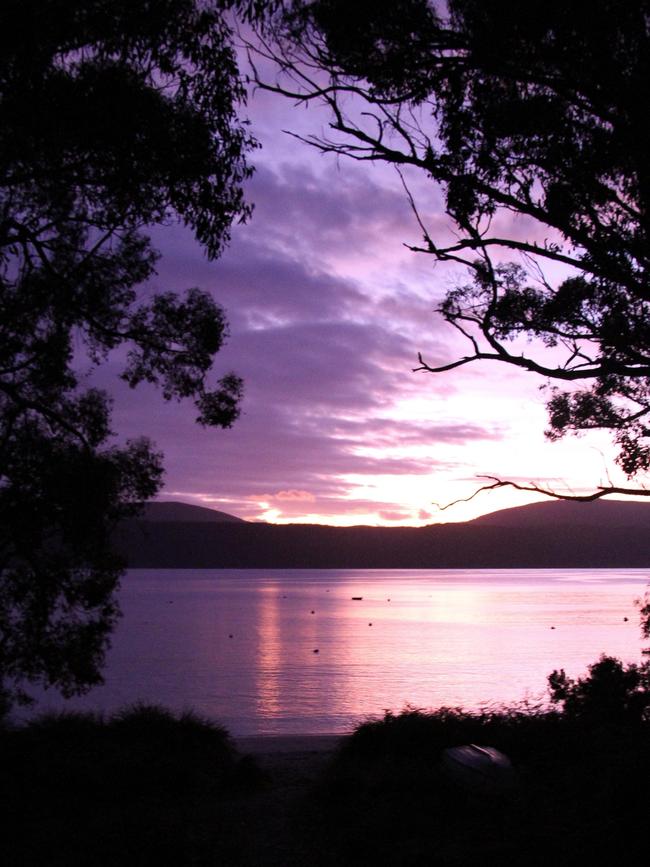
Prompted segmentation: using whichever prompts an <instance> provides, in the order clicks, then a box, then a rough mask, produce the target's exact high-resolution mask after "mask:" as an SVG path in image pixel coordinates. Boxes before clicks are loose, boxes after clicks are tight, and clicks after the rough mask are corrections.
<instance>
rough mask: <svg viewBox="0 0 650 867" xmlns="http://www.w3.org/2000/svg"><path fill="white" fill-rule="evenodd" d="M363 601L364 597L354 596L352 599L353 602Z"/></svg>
mask: <svg viewBox="0 0 650 867" xmlns="http://www.w3.org/2000/svg"><path fill="white" fill-rule="evenodd" d="M362 599H363V596H353V597H352V601H353V602H361V600H362Z"/></svg>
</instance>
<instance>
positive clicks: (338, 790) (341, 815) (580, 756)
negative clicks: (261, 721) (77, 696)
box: [0, 706, 650, 867]
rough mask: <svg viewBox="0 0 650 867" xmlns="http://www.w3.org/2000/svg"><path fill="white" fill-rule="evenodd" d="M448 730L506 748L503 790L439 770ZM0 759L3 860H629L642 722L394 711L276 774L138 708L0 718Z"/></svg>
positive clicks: (344, 865)
mask: <svg viewBox="0 0 650 867" xmlns="http://www.w3.org/2000/svg"><path fill="white" fill-rule="evenodd" d="M466 743H478V744H484V745H490V746H494V747H496V748H497V749H499V750H501V751H503V752H504V753H506V754H507V755H508V756H509V757H510V758H511V760H512V762H513V765H514V766H515V768H516V774H517V784H516V786H515V788H514V789H513V790H512V791H509V792H505V793H499V792H494V793H491V794H489V795H487V796H486V795H477V794H476V793H472V792H469V791H466V790H464V789H462V788H460V787H458V785H456V784H454V782H453V781H452V780H451V779H449V778H448V777H447V776H445V774H444V772H443V770H442V767H441V761H440V759H441V753H442V751H443V750H444V749H445V748H447V747H450V746H457V745H459V744H466ZM0 761H1V762H2V764H1V767H2V774H1V775H0V790H1V798H0V803H1V804H2V807H1V810H2V815H1V819H2V821H3V827H4V828H5V829H6V830H5V831H3V835H2V848H3V850H4V851H3V855H4V858H3V863H7V864H12V865H16V867H32V865H38V867H41V865H42V867H59V865H66V867H81V865H84V867H109V865H110V867H127V865H128V867H130V865H137V867H148V865H156V867H166V865H174V867H185V865H187V867H208V865H210V867H216V865H219V867H300V865H305V867H348V865H349V867H353V865H354V867H365V865H369V867H370V865H372V867H383V865H386V867H388V865H390V867H415V865H422V864H426V865H429V867H434V865H445V867H465V865H480V864H485V865H493V864H494V865H501V864H504V865H513V867H516V865H520V864H521V865H524V864H526V865H548V864H553V865H569V864H571V865H583V864H591V863H592V862H593V863H602V862H603V861H611V862H612V863H626V864H631V865H636V864H642V863H646V861H647V858H646V852H647V845H648V841H647V831H646V823H647V816H648V815H649V814H650V812H649V811H650V795H649V787H648V781H649V780H650V726H649V725H648V723H647V722H638V723H636V724H630V723H626V724H612V723H611V722H610V723H607V722H603V723H598V722H595V721H594V720H593V719H590V720H589V721H586V720H584V719H580V718H579V717H575V716H570V715H567V714H566V713H560V712H551V713H549V712H547V711H542V710H538V709H535V708H526V709H507V708H504V709H501V710H499V711H485V712H482V713H466V712H464V711H462V710H460V709H449V708H447V709H445V708H443V709H441V710H439V711H436V712H433V713H424V712H422V711H418V710H413V709H407V710H405V711H404V712H403V713H401V714H386V716H385V717H384V718H383V719H380V720H376V721H372V722H368V723H366V724H364V725H362V726H360V727H359V728H358V729H357V730H356V731H355V732H354V733H353V734H352V735H351V736H350V737H349V738H347V739H345V740H344V741H342V743H341V746H340V748H339V749H338V750H337V751H336V752H335V753H334V755H333V756H332V757H331V760H330V761H329V762H327V763H321V764H319V763H316V764H314V765H313V776H312V777H311V778H309V775H307V776H305V778H304V779H300V777H299V775H298V776H297V775H296V774H295V773H292V774H291V775H290V777H291V778H290V779H289V777H286V779H284V781H283V777H282V775H283V769H282V766H281V763H279V764H278V765H277V767H275V768H274V767H273V766H270V767H271V771H272V773H273V777H272V778H270V779H269V778H267V777H266V776H265V774H264V773H263V772H262V771H261V770H260V768H259V767H258V766H257V765H256V763H255V762H254V761H253V760H252V759H250V757H248V758H247V757H242V756H240V755H239V754H238V753H237V751H236V750H235V748H234V746H233V744H232V742H231V740H230V738H229V736H228V734H227V732H226V731H225V730H224V729H223V728H221V727H219V726H218V725H216V724H214V723H212V722H210V721H208V720H205V719H202V718H200V717H197V716H195V715H193V714H184V715H180V716H179V715H174V714H171V713H169V712H168V711H165V710H163V709H161V708H158V707H149V706H140V707H135V708H131V709H129V710H127V711H125V712H123V713H120V714H118V715H116V716H114V717H111V718H108V719H104V718H102V717H99V716H94V715H91V714H63V715H56V716H45V717H41V718H39V719H37V720H34V721H33V722H31V723H29V724H28V725H25V726H23V727H21V728H15V729H6V730H4V731H2V732H0ZM285 773H286V770H285Z"/></svg>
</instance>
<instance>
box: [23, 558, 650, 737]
mask: <svg viewBox="0 0 650 867" xmlns="http://www.w3.org/2000/svg"><path fill="white" fill-rule="evenodd" d="M649 580H650V570H635V569H632V570H609V569H607V570H590V571H588V570H549V569H545V570H513V569H510V570H426V571H424V570H423V571H417V570H415V571H414V570H386V571H381V570H372V571H369V570H338V571H324V570H313V571H309V570H291V571H280V570H233V571H230V570H155V571H152V570H134V571H131V572H129V573H128V574H127V576H126V577H125V579H124V581H123V585H122V590H121V604H122V610H123V613H124V616H123V618H122V620H121V621H120V625H119V627H118V629H117V631H116V633H115V635H114V638H113V648H112V650H111V652H110V654H109V657H108V664H107V668H106V672H105V675H106V684H105V686H103V687H100V688H97V689H95V690H93V691H92V692H91V693H89V694H88V695H87V696H85V697H83V698H81V699H75V700H73V701H72V702H65V703H64V702H63V700H62V699H57V697H56V696H55V695H54V694H53V693H52V692H48V693H46V694H45V696H44V698H43V700H42V701H41V702H40V703H39V709H43V708H56V707H61V706H64V705H65V706H67V707H70V706H72V707H75V708H93V709H100V710H106V711H112V710H116V709H117V708H120V707H123V706H124V705H126V704H129V703H133V702H134V701H145V702H156V703H160V704H163V705H166V706H168V707H171V708H174V709H185V708H193V709H195V710H197V711H199V712H200V713H202V714H206V715H208V716H210V717H213V718H216V719H218V720H219V721H220V722H222V723H223V724H224V725H226V726H227V727H228V728H229V729H230V731H231V732H232V733H233V734H235V735H247V734H288V733H319V732H323V733H324V732H343V731H347V730H349V729H351V728H352V727H353V726H354V724H355V723H357V722H359V721H360V720H363V719H366V718H368V717H370V716H377V715H380V714H382V713H383V711H384V710H387V709H391V710H394V711H399V710H401V709H402V708H403V707H404V706H405V705H407V704H409V705H412V706H416V707H421V708H433V707H438V706H440V705H463V706H465V707H467V708H476V707H478V706H480V705H484V704H488V703H500V702H517V701H521V700H523V699H526V698H528V699H530V700H537V699H540V698H544V697H545V688H546V676H547V675H548V673H549V672H550V671H551V670H552V669H553V668H560V667H562V668H565V669H566V670H567V672H568V673H569V674H571V675H578V674H581V673H583V672H584V671H585V669H586V666H587V664H588V663H590V662H593V661H595V659H596V658H597V657H598V656H599V655H600V654H601V653H603V652H605V653H608V654H612V655H615V656H618V657H620V658H622V659H625V660H626V661H639V660H640V659H641V653H640V650H641V646H642V642H641V639H640V631H639V625H638V622H639V618H638V612H637V610H636V609H635V607H634V599H635V598H637V597H639V596H640V595H642V594H643V592H644V588H645V585H646V584H647V583H648V581H649ZM355 596H356V597H358V596H361V597H363V598H362V599H361V600H353V599H352V597H355ZM625 617H627V618H629V620H628V621H627V622H625V620H624V618H625ZM316 650H318V653H315V652H314V651H316Z"/></svg>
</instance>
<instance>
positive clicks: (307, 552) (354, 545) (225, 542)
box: [116, 502, 650, 569]
mask: <svg viewBox="0 0 650 867" xmlns="http://www.w3.org/2000/svg"><path fill="white" fill-rule="evenodd" d="M178 505H185V504H178ZM566 506H570V507H572V508H568V509H567V508H566ZM194 508H195V509H196V508H199V507H194ZM157 511H158V510H155V509H154V511H153V512H151V511H149V512H148V515H153V518H154V519H153V520H151V519H147V518H146V516H145V519H138V520H132V521H128V522H125V523H124V524H123V525H121V526H120V528H119V529H118V531H117V533H116V545H117V548H118V550H120V551H121V553H122V554H123V555H124V556H125V557H126V559H127V562H128V564H129V566H130V567H131V568H157V569H169V568H193V569H225V568H227V569H254V568H256V569H321V568H322V569H436V568H448V569H481V568H485V569H487V568H492V569H508V568H616V567H621V568H626V567H627V568H641V567H650V532H648V530H650V503H635V502H609V503H607V502H596V503H591V504H579V503H565V502H553V503H535V504H532V505H529V506H521V507H518V508H516V509H504V510H502V511H499V512H493V513H491V514H490V515H484V516H482V517H481V518H477V519H475V520H473V521H468V522H466V523H458V524H433V525H430V526H427V527H331V526H325V525H321V524H285V525H280V524H256V523H249V522H246V521H242V520H241V519H239V520H237V519H235V520H234V521H232V520H231V521H220V520H216V521H215V520H209V521H208V520H203V519H201V520H184V521H174V520H169V519H164V518H161V519H157V518H156V512H157ZM200 511H202V510H200ZM205 511H208V512H209V511H210V510H205ZM158 513H159V514H161V512H158ZM181 513H182V514H186V515H190V514H192V515H195V514H198V513H195V512H193V511H192V512H184V511H182V510H181V511H179V514H181ZM217 514H218V513H217ZM230 517H231V518H232V517H233V516H230Z"/></svg>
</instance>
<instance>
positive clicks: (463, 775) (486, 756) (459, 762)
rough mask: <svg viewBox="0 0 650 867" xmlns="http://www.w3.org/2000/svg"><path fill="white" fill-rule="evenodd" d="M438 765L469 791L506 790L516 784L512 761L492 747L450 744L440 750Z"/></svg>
mask: <svg viewBox="0 0 650 867" xmlns="http://www.w3.org/2000/svg"><path fill="white" fill-rule="evenodd" d="M442 767H443V770H444V772H445V774H446V775H447V777H448V778H449V779H450V780H451V781H452V782H454V783H455V784H456V785H458V786H459V787H460V788H462V789H465V790H466V791H470V792H507V791H511V790H512V789H513V788H514V787H515V784H516V774H515V769H514V768H513V766H512V762H511V761H510V759H509V758H508V756H506V755H505V754H504V753H502V752H500V751H499V750H497V749H496V748H495V747H487V746H480V745H479V744H464V745H463V746H459V747H450V748H449V749H446V750H443V753H442Z"/></svg>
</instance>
